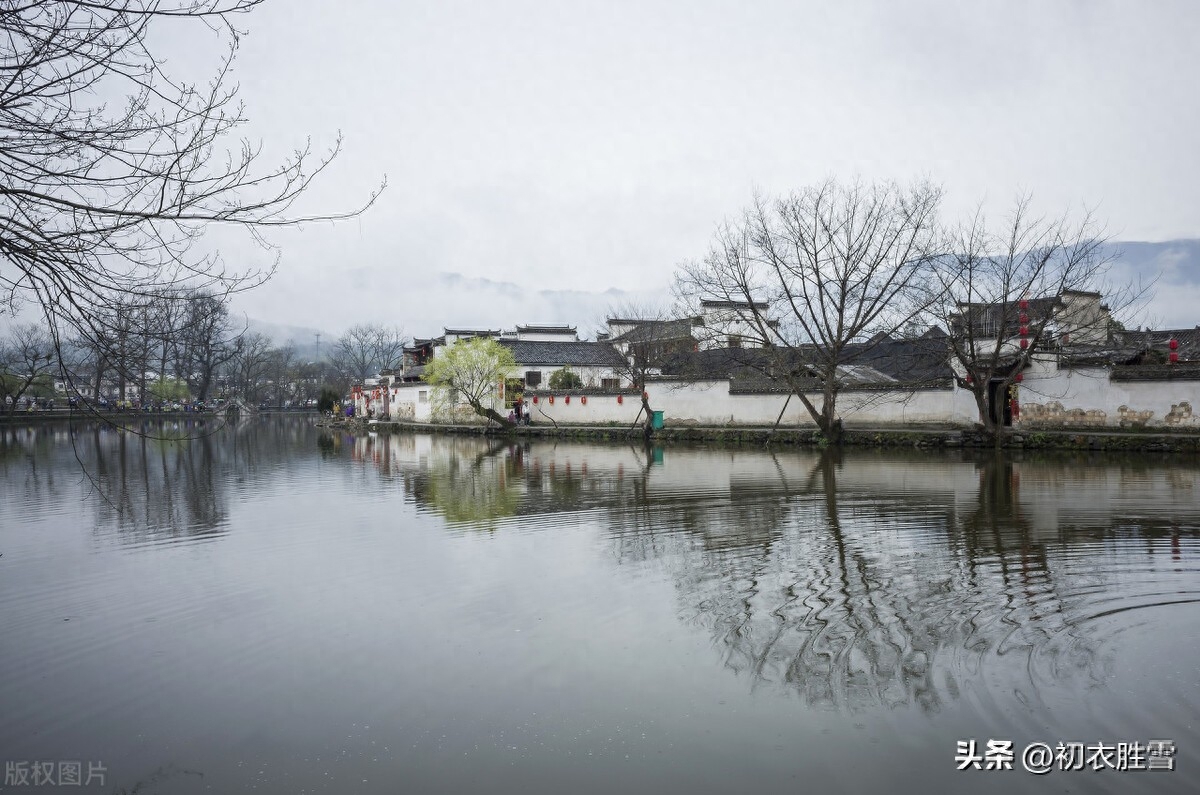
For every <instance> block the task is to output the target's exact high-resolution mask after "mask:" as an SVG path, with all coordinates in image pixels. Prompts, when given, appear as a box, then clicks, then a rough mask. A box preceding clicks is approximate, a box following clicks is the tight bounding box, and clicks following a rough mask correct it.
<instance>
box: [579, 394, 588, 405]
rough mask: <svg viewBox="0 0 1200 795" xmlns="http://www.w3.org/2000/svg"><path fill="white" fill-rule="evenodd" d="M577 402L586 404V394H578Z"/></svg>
mask: <svg viewBox="0 0 1200 795" xmlns="http://www.w3.org/2000/svg"><path fill="white" fill-rule="evenodd" d="M579 402H580V403H582V404H583V405H585V406H586V405H587V395H580V396H579Z"/></svg>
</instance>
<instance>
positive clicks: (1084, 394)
mask: <svg viewBox="0 0 1200 795" xmlns="http://www.w3.org/2000/svg"><path fill="white" fill-rule="evenodd" d="M1109 372H1110V371H1109V369H1108V368H1105V367H1077V368H1075V369H1072V370H1058V369H1056V368H1054V367H1053V366H1049V367H1037V368H1031V370H1030V371H1029V372H1028V373H1027V374H1026V376H1025V380H1024V381H1023V382H1022V383H1021V385H1020V388H1019V401H1020V404H1021V419H1020V421H1019V422H1018V424H1019V425H1026V426H1034V425H1039V424H1061V414H1060V409H1059V406H1060V405H1061V412H1068V413H1069V412H1071V411H1072V410H1077V411H1076V414H1078V413H1079V412H1091V414H1090V416H1089V417H1087V418H1086V423H1087V424H1095V425H1105V426H1119V425H1121V423H1122V419H1123V415H1122V412H1121V407H1122V406H1125V407H1126V409H1127V411H1126V412H1125V413H1124V417H1125V418H1133V419H1134V421H1135V422H1137V423H1138V424H1143V423H1144V424H1145V425H1146V426H1147V427H1154V426H1163V425H1168V424H1169V425H1182V426H1194V425H1197V424H1200V420H1197V419H1195V418H1192V419H1185V420H1183V421H1180V422H1167V415H1168V414H1169V413H1170V411H1171V408H1172V406H1177V405H1179V404H1180V403H1185V402H1186V403H1189V404H1190V405H1191V406H1192V407H1193V409H1196V410H1200V382H1198V381H1112V380H1110V379H1109ZM1038 407H1042V408H1043V409H1044V410H1043V411H1038V410H1037V409H1038ZM1146 412H1149V415H1147V414H1146ZM1101 414H1102V415H1103V416H1101ZM1080 421H1081V422H1084V420H1080Z"/></svg>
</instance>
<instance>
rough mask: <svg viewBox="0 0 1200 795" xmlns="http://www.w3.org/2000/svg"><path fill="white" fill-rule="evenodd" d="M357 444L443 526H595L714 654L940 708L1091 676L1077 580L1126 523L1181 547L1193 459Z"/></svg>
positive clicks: (1098, 670)
mask: <svg viewBox="0 0 1200 795" xmlns="http://www.w3.org/2000/svg"><path fill="white" fill-rule="evenodd" d="M356 444H358V445H359V446H360V447H361V449H362V450H363V456H362V458H363V460H366V461H374V462H375V466H377V467H379V468H380V469H381V470H385V471H387V472H388V473H389V475H396V476H399V477H401V478H403V481H404V483H405V488H406V491H407V492H408V494H410V495H411V496H412V498H413V499H414V500H415V501H416V503H417V505H418V506H419V508H420V509H424V510H429V511H431V512H435V513H437V514H439V515H441V516H442V517H443V518H444V519H446V520H447V522H448V523H450V524H452V525H454V526H455V528H456V529H457V530H460V531H469V530H476V529H482V530H487V531H489V532H506V531H508V532H521V533H528V532H537V531H545V532H554V531H559V530H561V529H562V528H563V527H564V526H567V525H575V524H577V525H581V526H586V527H594V528H596V532H597V533H599V537H600V538H603V539H605V540H606V541H607V543H608V544H609V549H610V551H611V554H612V555H613V556H614V557H615V558H616V559H617V560H619V561H620V562H621V563H623V564H626V565H629V566H631V567H638V566H651V567H653V568H654V570H655V571H660V570H666V571H668V572H669V573H670V577H671V580H672V582H673V583H674V586H675V594H676V601H677V604H676V610H677V612H678V616H679V618H680V620H681V621H682V622H684V623H685V624H687V625H689V626H692V627H695V628H697V629H700V630H701V631H703V632H704V633H706V634H707V635H708V636H709V637H710V638H711V641H712V647H713V649H714V650H715V651H716V653H717V654H718V655H719V657H720V661H721V664H722V665H724V666H725V667H727V668H729V669H730V670H732V671H735V672H736V673H737V674H738V675H739V676H744V677H746V679H747V681H748V682H749V683H753V686H758V685H765V686H773V687H778V688H782V689H784V690H787V691H789V692H792V693H794V694H798V695H799V696H800V697H801V698H803V699H804V700H805V701H806V702H807V703H809V704H811V705H815V706H821V707H825V708H829V709H835V710H849V711H855V710H858V709H877V708H878V707H880V706H884V707H899V706H909V705H912V706H916V707H918V708H920V709H923V710H927V711H937V710H939V709H941V708H942V707H943V706H944V705H945V704H946V703H947V702H949V701H953V700H955V699H957V698H959V697H960V695H961V694H962V693H963V692H964V691H966V690H969V689H972V688H985V689H986V688H999V689H1001V690H1003V691H1004V692H1005V693H1008V694H1011V693H1018V694H1019V697H1020V698H1021V699H1022V700H1024V701H1025V702H1026V703H1032V702H1036V701H1037V700H1038V699H1039V698H1040V697H1042V695H1044V693H1045V690H1044V688H1047V687H1058V686H1059V685H1065V686H1068V687H1070V686H1074V684H1073V680H1080V681H1082V682H1083V685H1082V686H1087V685H1090V684H1091V683H1092V682H1093V681H1097V680H1098V679H1099V678H1100V677H1102V675H1103V664H1104V661H1103V659H1102V657H1101V655H1100V652H1099V643H1098V642H1097V640H1096V637H1095V634H1094V629H1090V628H1089V627H1088V625H1087V624H1086V622H1085V619H1086V618H1087V617H1088V615H1090V613H1089V612H1088V611H1090V610H1092V609H1094V607H1095V604H1094V601H1093V600H1092V598H1091V597H1090V596H1088V597H1086V598H1085V597H1084V596H1082V594H1096V593H1100V592H1104V593H1106V598H1108V599H1112V598H1114V596H1113V593H1112V592H1110V591H1109V590H1107V589H1108V588H1109V587H1110V586H1111V587H1112V588H1113V589H1114V590H1115V591H1118V592H1119V590H1120V588H1119V587H1118V586H1120V583H1119V582H1116V581H1115V579H1114V575H1113V574H1112V571H1113V569H1112V555H1113V552H1112V550H1113V546H1114V544H1117V543H1121V542H1123V541H1124V538H1125V536H1127V535H1129V534H1131V533H1134V534H1139V533H1140V534H1143V535H1144V536H1145V544H1144V547H1145V548H1146V549H1147V550H1149V549H1151V548H1152V547H1153V546H1157V547H1158V548H1160V549H1163V550H1166V551H1167V552H1166V553H1167V554H1172V555H1175V556H1176V558H1178V556H1179V555H1180V554H1183V553H1180V552H1179V551H1178V550H1179V549H1180V545H1179V544H1178V542H1177V541H1176V542H1175V543H1174V546H1173V547H1172V546H1171V540H1170V539H1171V537H1170V536H1168V537H1164V538H1158V537H1157V525H1159V524H1161V525H1162V526H1163V527H1164V528H1169V529H1170V532H1172V533H1174V537H1175V538H1178V535H1179V533H1180V532H1181V530H1180V528H1179V527H1178V524H1177V520H1176V519H1175V518H1174V514H1175V513H1176V512H1177V509H1178V506H1179V505H1181V504H1190V496H1191V493H1192V492H1193V491H1194V490H1196V489H1200V464H1197V463H1196V462H1191V463H1189V464H1188V465H1186V466H1183V467H1180V466H1178V462H1172V465H1171V466H1170V467H1167V466H1162V467H1158V468H1153V467H1151V468H1147V467H1146V466H1144V462H1143V465H1142V466H1139V467H1136V468H1134V467H1124V466H1122V465H1121V464H1120V463H1119V462H1115V463H1114V462H1106V463H1095V462H1088V461H1086V460H1080V459H1076V458H1074V457H1066V456H1064V457H1058V458H1055V457H1046V458H1044V459H1039V460H1036V461H1020V460H1014V459H1013V458H1011V457H992V456H987V455H985V456H981V457H979V458H978V460H973V459H972V458H971V457H969V454H959V455H954V454H947V455H942V456H939V455H937V454H936V453H934V454H931V453H928V452H923V453H921V454H920V455H907V454H904V453H900V452H893V451H854V452H853V454H845V456H844V458H842V459H836V458H832V457H829V456H822V455H820V454H818V453H816V452H813V451H807V450H786V451H779V452H774V453H772V452H765V451H760V450H744V449H734V450H703V449H687V448H669V449H666V450H663V451H661V455H658V456H656V455H655V454H654V452H653V451H650V452H649V453H647V452H644V451H641V450H637V449H633V448H630V447H624V446H612V447H603V446H596V445H582V444H570V443H562V442H558V443H538V442H532V443H526V444H520V443H511V442H508V441H503V440H495V439H486V438H478V437H465V436H446V437H442V436H438V437H428V436H412V435H403V436H391V437H388V436H380V437H375V438H374V439H371V440H367V439H362V440H359V441H358V442H356ZM380 446H385V447H386V448H388V449H390V452H384V453H382V454H381V453H380V450H379V447H380ZM1181 495H1184V496H1181ZM568 514H579V516H578V518H574V517H570V516H568ZM1130 528H1136V529H1133V530H1131V529H1130ZM1185 532H1191V533H1192V534H1193V535H1195V533H1196V531H1195V530H1194V529H1193V530H1191V531H1185ZM1141 548H1142V547H1139V549H1141ZM1081 588H1082V589H1083V590H1080V589H1081ZM985 671H986V675H985V674H984V673H983V672H985Z"/></svg>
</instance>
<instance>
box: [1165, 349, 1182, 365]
mask: <svg viewBox="0 0 1200 795" xmlns="http://www.w3.org/2000/svg"><path fill="white" fill-rule="evenodd" d="M1167 361H1169V362H1170V363H1171V364H1179V354H1178V353H1176V352H1175V351H1171V353H1170V355H1168V356H1167Z"/></svg>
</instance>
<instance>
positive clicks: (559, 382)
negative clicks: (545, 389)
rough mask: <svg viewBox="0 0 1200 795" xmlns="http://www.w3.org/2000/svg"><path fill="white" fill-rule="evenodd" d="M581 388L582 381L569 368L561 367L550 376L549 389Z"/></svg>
mask: <svg viewBox="0 0 1200 795" xmlns="http://www.w3.org/2000/svg"><path fill="white" fill-rule="evenodd" d="M582 387H583V379H582V378H580V377H579V373H576V372H574V371H573V370H572V369H571V368H570V367H562V368H560V369H558V370H555V371H554V372H553V373H551V374H550V388H551V389H580V388H582Z"/></svg>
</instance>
